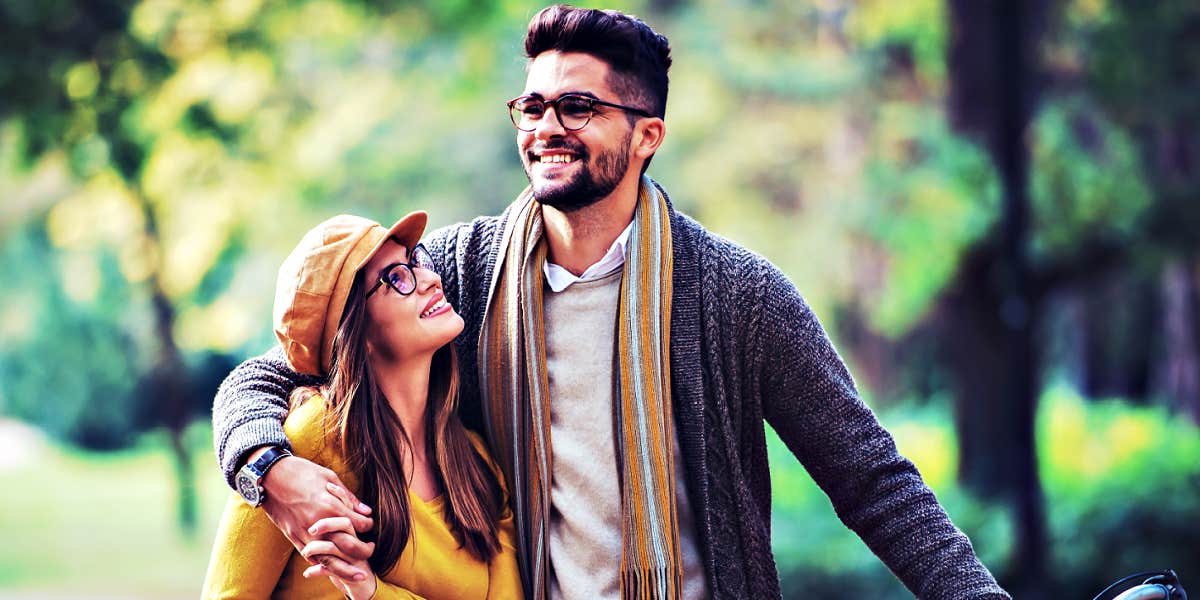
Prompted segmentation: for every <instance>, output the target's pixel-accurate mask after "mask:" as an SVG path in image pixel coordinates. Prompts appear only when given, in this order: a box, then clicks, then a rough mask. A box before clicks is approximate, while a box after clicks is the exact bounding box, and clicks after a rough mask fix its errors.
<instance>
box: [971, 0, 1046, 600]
mask: <svg viewBox="0 0 1200 600" xmlns="http://www.w3.org/2000/svg"><path fill="white" fill-rule="evenodd" d="M949 8H950V19H951V23H950V27H951V33H952V39H951V45H950V49H949V55H948V57H947V62H948V66H949V72H950V78H951V96H950V107H951V115H952V120H953V122H954V123H955V125H956V127H957V128H958V129H960V130H962V131H966V132H968V133H973V134H976V135H978V136H979V137H981V138H982V139H983V140H984V141H985V142H986V144H987V147H988V149H989V150H990V153H991V157H992V162H993V163H994V164H995V165H996V169H997V172H998V174H999V176H1000V182H1001V187H1002V192H1003V195H1004V200H1003V208H1002V210H1003V213H1002V214H1001V218H1000V222H999V225H998V228H997V229H996V230H994V232H993V235H992V236H991V237H990V238H989V240H988V241H986V242H984V243H983V244H981V245H980V247H978V248H976V250H975V251H974V252H973V253H972V255H971V256H969V257H968V259H967V260H966V261H965V262H964V264H963V266H962V270H961V271H960V273H959V278H958V280H957V281H956V285H955V286H954V289H952V290H951V291H950V292H949V294H948V296H947V309H948V310H947V314H948V315H950V323H948V324H949V325H950V326H951V327H953V329H951V332H952V334H951V335H950V336H948V338H947V339H948V344H947V346H948V348H951V349H953V351H952V353H951V357H950V358H949V364H950V365H951V369H952V373H953V374H952V377H954V378H955V379H956V383H955V387H956V405H957V414H956V423H957V426H958V434H959V448H960V461H959V476H960V479H961V480H962V481H963V483H964V484H966V485H967V487H968V488H969V489H972V490H973V491H976V492H978V493H980V494H982V495H984V496H986V497H992V498H1003V499H1005V500H1007V501H1009V502H1010V503H1011V504H1012V506H1013V509H1014V513H1015V514H1016V517H1017V540H1016V548H1015V549H1014V553H1013V556H1012V559H1011V561H1010V564H1009V568H1010V572H1009V573H1007V574H1006V577H1005V579H1006V580H1007V584H1008V585H1009V587H1010V588H1012V591H1013V592H1014V595H1016V596H1017V597H1021V598H1037V597H1039V595H1040V593H1039V592H1038V588H1044V587H1046V585H1045V576H1046V568H1045V561H1046V543H1047V537H1046V525H1045V509H1044V507H1043V502H1042V490H1041V484H1040V481H1039V478H1038V470H1037V451H1036V444H1035V439H1034V431H1035V427H1034V423H1035V418H1036V414H1037V396H1038V391H1039V382H1038V373H1037V365H1038V361H1037V357H1036V353H1035V345H1034V338H1033V332H1034V331H1035V325H1036V323H1037V320H1038V319H1037V317H1038V314H1037V312H1038V311H1037V308H1038V302H1037V299H1036V298H1035V297H1034V294H1033V289H1032V285H1031V281H1032V278H1031V276H1030V272H1029V271H1030V267H1029V260H1028V238H1029V211H1030V209H1029V196H1028V180H1029V150H1028V148H1027V147H1026V145H1025V133H1026V129H1027V127H1028V124H1029V121H1030V115H1031V114H1032V110H1033V105H1034V103H1035V101H1036V96H1037V90H1038V86H1037V81H1036V77H1035V57H1036V50H1035V49H1036V48H1037V47H1038V38H1039V36H1040V29H1041V21H1042V19H1043V18H1044V16H1045V14H1046V11H1045V2H1040V1H1038V0H986V1H984V0H950V4H949Z"/></svg>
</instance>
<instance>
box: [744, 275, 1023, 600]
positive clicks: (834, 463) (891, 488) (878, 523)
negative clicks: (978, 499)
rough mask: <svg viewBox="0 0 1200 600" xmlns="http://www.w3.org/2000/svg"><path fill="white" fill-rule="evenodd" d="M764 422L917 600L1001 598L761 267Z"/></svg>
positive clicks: (784, 284) (818, 332) (805, 314)
mask: <svg viewBox="0 0 1200 600" xmlns="http://www.w3.org/2000/svg"><path fill="white" fill-rule="evenodd" d="M761 273H762V287H761V288H760V289H761V290H763V296H762V303H763V310H762V311H757V315H758V316H759V320H758V323H757V327H756V331H755V332H753V333H752V334H751V335H752V336H753V337H752V339H754V340H755V341H756V342H757V344H756V345H757V348H756V349H754V350H753V352H755V353H758V354H757V355H758V356H762V357H763V360H764V363H763V364H762V369H763V372H762V377H763V379H762V381H763V387H762V402H763V415H764V417H765V418H766V420H767V422H769V423H770V424H771V426H772V427H773V428H774V429H775V431H776V432H777V433H778V434H779V436H780V438H781V439H782V440H783V441H784V443H785V444H787V446H788V448H789V449H791V451H792V453H794V454H795V455H796V458H797V459H799V460H800V462H801V463H802V464H803V465H804V467H805V468H806V469H807V470H808V472H809V474H810V475H811V476H812V477H813V479H814V480H815V481H816V482H817V484H818V485H819V486H820V487H821V489H822V490H824V491H825V493H826V494H827V495H828V496H829V498H830V500H831V501H832V503H833V506H834V509H835V510H836V511H837V514H838V516H839V517H840V518H841V520H842V521H843V522H844V523H845V524H846V526H847V527H849V528H850V529H852V530H853V531H854V532H856V533H857V534H858V535H859V537H861V538H862V539H863V541H864V542H866V544H867V546H868V547H870V549H871V550H872V551H873V552H874V553H875V554H876V555H877V556H879V558H880V559H882V560H883V562H884V563H885V564H886V565H887V566H888V568H890V569H891V570H892V572H893V573H895V574H896V576H897V577H899V578H900V580H901V581H902V582H903V583H904V585H905V586H907V587H908V589H909V590H910V591H911V592H913V593H914V594H915V595H916V596H917V597H919V598H938V599H940V598H946V599H949V598H955V599H961V598H988V599H992V598H1008V597H1009V596H1008V594H1006V593H1005V592H1004V590H1002V589H1001V588H1000V586H999V585H998V584H997V583H996V580H995V579H994V578H993V577H992V575H991V573H989V572H988V570H987V568H986V567H984V566H983V564H981V563H980V562H979V560H978V558H976V556H975V552H974V549H973V548H972V547H971V542H970V541H969V540H968V539H967V537H966V536H965V535H963V533H962V532H961V531H959V530H958V529H957V528H956V527H955V526H954V524H953V523H951V522H950V518H949V517H948V516H947V515H946V512H945V511H944V510H943V509H942V507H941V505H940V504H939V503H938V501H937V498H936V497H935V496H934V494H933V491H932V490H930V489H929V487H928V486H927V485H925V482H924V481H923V480H922V479H921V475H920V473H919V472H918V471H917V469H916V467H915V466H913V464H912V463H911V462H909V461H908V460H907V459H906V458H904V457H903V456H901V455H900V454H899V452H897V450H896V445H895V443H894V442H893V440H892V437H891V435H890V434H889V433H888V432H887V431H886V430H884V428H883V427H882V426H881V425H880V424H879V421H878V420H877V419H876V418H875V415H874V413H872V411H871V409H870V408H868V407H867V405H866V404H865V403H863V401H862V399H861V398H860V397H859V395H858V392H857V390H856V389H855V387H854V382H853V380H852V379H851V377H850V373H849V372H848V371H847V369H846V367H845V365H844V364H843V362H842V359H841V357H840V356H838V353H837V351H836V350H835V349H834V347H833V345H832V343H830V341H829V338H828V336H826V334H825V331H824V330H823V329H822V327H821V324H820V323H819V322H818V321H817V318H816V316H815V315H814V314H813V312H812V310H811V309H810V308H809V307H808V305H807V304H806V303H805V302H804V300H803V298H801V297H800V294H799V292H797V291H796V288H795V286H793V285H792V283H791V282H790V281H788V280H787V278H786V277H785V276H784V275H783V273H781V272H780V271H779V270H778V269H777V268H775V267H774V266H773V265H771V264H769V263H767V262H766V261H765V260H764V261H762V271H761Z"/></svg>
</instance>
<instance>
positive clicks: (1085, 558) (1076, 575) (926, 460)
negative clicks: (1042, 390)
mask: <svg viewBox="0 0 1200 600" xmlns="http://www.w3.org/2000/svg"><path fill="white" fill-rule="evenodd" d="M939 410H940V409H937V408H934V407H929V406H926V407H923V408H912V407H904V408H897V409H890V410H888V411H885V412H883V413H882V414H881V415H880V418H881V420H882V421H883V423H884V425H885V426H886V427H887V428H888V430H889V431H891V432H892V433H893V434H894V436H895V438H896V445H897V446H898V447H899V448H900V451H901V453H903V454H904V455H905V456H907V457H909V458H910V459H911V460H912V461H913V463H914V464H916V465H917V468H918V469H920V471H921V475H922V476H923V477H924V478H925V480H926V481H927V482H928V483H929V485H930V487H932V488H933V490H934V492H935V493H936V494H937V496H938V499H939V500H940V501H941V503H942V505H943V506H944V507H945V508H946V511H947V512H948V513H949V514H950V516H951V518H952V519H953V520H954V523H955V524H956V525H958V527H959V528H960V529H962V530H963V531H964V532H965V533H966V534H967V535H968V536H969V537H970V538H971V542H972V544H973V545H974V547H975V551H976V552H977V553H978V554H979V557H980V559H981V560H983V562H984V564H986V565H988V567H989V568H990V569H991V570H992V571H993V572H1003V571H1004V570H1005V567H1006V561H1007V560H1008V553H1009V550H1010V548H1011V546H1012V543H1013V523H1012V517H1011V515H1010V514H1009V513H1008V512H1007V511H1006V510H1004V509H1001V508H998V507H996V506H992V505H987V504H982V503H980V502H978V501H976V500H974V499H972V498H971V497H970V496H968V495H966V494H964V492H963V491H962V489H961V488H959V487H958V485H957V484H956V483H955V482H954V470H955V465H954V464H952V463H953V457H954V456H955V449H954V433H953V428H952V427H951V426H950V424H949V423H948V422H947V421H946V418H945V415H944V414H940V413H939ZM1039 429H1040V430H1039V432H1038V434H1039V435H1038V439H1039V457H1040V462H1041V472H1042V479H1043V482H1044V486H1045V494H1046V503H1047V506H1048V513H1049V515H1050V522H1049V526H1050V536H1051V540H1052V543H1053V547H1054V553H1053V559H1052V564H1051V565H1050V569H1049V572H1050V577H1051V580H1050V581H1047V582H1045V584H1044V586H1043V590H1044V591H1046V592H1050V593H1052V594H1054V595H1056V596H1057V597H1091V596H1092V595H1094V594H1096V593H1098V592H1099V591H1100V590H1101V589H1103V588H1104V587H1105V586H1106V585H1107V584H1108V583H1111V582H1112V581H1114V580H1115V579H1117V578H1118V576H1119V575H1121V574H1126V573H1133V572H1137V571H1144V570H1152V569H1161V568H1166V567H1170V568H1173V569H1175V570H1176V571H1177V572H1179V573H1180V574H1181V577H1184V579H1185V585H1186V580H1188V579H1189V578H1188V577H1187V576H1186V575H1185V574H1186V573H1197V572H1200V556H1198V555H1197V554H1196V552H1195V548H1197V545H1198V544H1200V530H1198V529H1197V528H1196V527H1195V523H1197V522H1200V431H1198V430H1197V428H1196V426H1195V425H1194V424H1191V423H1188V422H1187V421H1185V420H1183V419H1181V418H1179V417H1173V416H1171V415H1168V414H1167V413H1166V411H1164V410H1162V409H1161V408H1154V407H1142V408H1132V407H1129V406H1128V405H1127V404H1124V403H1121V402H1118V401H1115V400H1114V401H1108V402H1103V403H1099V404H1096V403H1088V402H1086V401H1085V400H1084V399H1083V398H1081V397H1080V396H1079V395H1078V394H1077V393H1075V392H1073V391H1071V390H1070V389H1069V388H1067V387H1064V386H1055V387H1052V388H1050V390H1049V391H1048V392H1047V393H1046V394H1045V395H1044V396H1043V398H1042V402H1041V408H1040V414H1039ZM770 451H771V454H770V460H771V476H772V485H773V486H774V488H775V489H776V490H786V492H782V493H781V492H777V493H776V501H775V503H774V507H773V508H774V515H773V521H772V527H773V530H774V534H775V552H776V556H777V558H778V560H779V564H780V571H781V572H780V577H781V579H782V582H783V588H784V589H785V590H787V591H788V595H789V597H801V596H807V597H815V598H835V597H864V598H906V597H911V596H910V595H909V594H908V592H907V591H905V590H904V587H903V586H902V585H901V584H900V582H899V581H898V580H897V579H896V578H895V577H894V576H892V575H891V573H890V572H889V571H888V570H887V569H886V568H885V567H884V566H883V565H882V564H880V563H879V561H878V560H877V559H875V557H874V555H872V554H871V552H870V550H868V549H867V548H866V546H865V545H863V543H862V542H861V541H859V540H858V538H857V537H856V536H855V535H854V534H853V533H852V532H850V531H849V530H847V529H845V528H844V527H843V526H841V525H840V524H839V523H838V522H837V521H836V515H834V513H833V509H832V507H831V506H829V502H828V500H827V499H826V498H825V496H824V494H822V493H821V491H820V489H819V488H818V487H816V485H815V484H814V483H812V480H811V479H809V478H808V475H807V474H806V473H805V472H804V470H803V468H802V467H800V466H799V465H797V464H796V462H795V460H794V459H792V457H791V455H790V453H788V451H787V449H786V447H784V446H783V444H782V442H779V441H778V440H777V439H775V438H774V436H772V443H771V446H770ZM1089 592H1090V593H1089Z"/></svg>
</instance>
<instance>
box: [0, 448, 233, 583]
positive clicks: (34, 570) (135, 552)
mask: <svg viewBox="0 0 1200 600" xmlns="http://www.w3.org/2000/svg"><path fill="white" fill-rule="evenodd" d="M211 440H212V437H211V430H210V429H208V427H207V426H205V425H197V426H194V427H193V428H191V429H189V431H188V432H187V441H188V446H189V448H191V449H192V451H193V463H194V468H195V475H196V491H197V502H198V523H197V528H196V531H195V534H194V535H192V536H190V537H189V536H186V535H184V533H183V532H182V530H181V528H180V526H179V521H178V516H177V510H178V490H177V487H176V483H175V472H174V468H173V465H172V458H171V455H170V453H169V445H168V443H167V437H166V433H165V432H156V433H151V434H147V435H146V436H145V437H144V438H143V439H142V440H141V441H140V442H139V444H138V445H137V446H135V447H134V448H131V449H129V450H125V451H121V452H113V453H92V452H83V451H80V450H76V449H71V448H67V447H63V446H59V445H56V444H54V443H48V444H47V445H46V447H45V448H44V449H42V450H41V451H39V452H38V453H36V455H35V456H36V458H35V459H34V460H33V462H29V463H26V464H21V465H17V466H7V467H5V468H4V469H0V490H3V491H2V492H0V531H3V532H4V540H5V541H6V542H7V543H5V544H0V598H9V597H39V598H40V597H47V598H49V597H55V596H56V595H57V596H58V597H91V598H95V597H111V596H113V595H114V594H116V595H118V596H119V597H122V598H195V597H197V596H199V592H200V586H201V583H202V582H203V579H204V571H205V568H206V567H207V565H208V555H209V551H210V549H211V547H212V539H213V534H214V532H215V529H216V522H217V519H218V518H219V517H220V513H221V510H222V507H223V505H224V502H225V499H226V498H227V495H228V493H229V490H228V488H227V487H226V486H225V484H224V482H223V481H222V480H221V478H220V476H219V475H218V473H217V469H216V461H215V458H214V457H213V452H212V446H211ZM14 594H16V595H14Z"/></svg>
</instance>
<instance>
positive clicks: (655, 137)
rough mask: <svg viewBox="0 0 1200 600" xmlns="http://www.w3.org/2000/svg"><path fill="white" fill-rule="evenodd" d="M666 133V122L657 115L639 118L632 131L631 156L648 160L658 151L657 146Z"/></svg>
mask: <svg viewBox="0 0 1200 600" xmlns="http://www.w3.org/2000/svg"><path fill="white" fill-rule="evenodd" d="M666 135H667V124H666V123H664V122H663V120H662V119H660V118H658V117H649V118H645V119H641V120H639V121H638V123H637V127H636V128H635V129H634V131H633V156H634V158H640V159H642V160H649V159H650V157H651V156H654V153H655V152H658V147H659V146H661V145H662V143H663V137H665V136H666Z"/></svg>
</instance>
